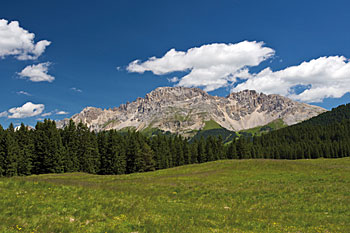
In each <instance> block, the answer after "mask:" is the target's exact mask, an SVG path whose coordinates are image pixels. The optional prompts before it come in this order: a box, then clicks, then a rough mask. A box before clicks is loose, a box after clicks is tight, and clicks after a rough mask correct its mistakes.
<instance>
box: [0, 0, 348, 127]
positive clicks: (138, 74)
mask: <svg viewBox="0 0 350 233" xmlns="http://www.w3.org/2000/svg"><path fill="white" fill-rule="evenodd" d="M348 9H350V2H349V1H345V0H342V1H341V0H333V1H325V0H318V1H316V0H309V1H300V0H293V1H289V0H284V1H280V0H266V1H259V0H245V1H243V0H231V1H220V0H217V1H205V0H201V1H188V0H187V1H181V0H180V1H166V0H163V1H158V0H157V1H151V0H150V1H140V0H134V1H126V0H125V1H124V0H119V1H106V0H99V1H80V0H77V1H66V0H61V1H41V0H40V1H39V0H33V1H18V0H12V1H5V2H3V3H2V4H1V7H0V80H1V85H0V99H1V101H0V124H1V125H2V126H3V127H5V128H6V127H7V126H8V125H9V124H10V123H11V122H13V123H14V125H15V126H16V125H19V124H20V123H21V122H23V123H25V124H28V125H31V126H35V124H36V122H37V121H40V120H43V119H44V118H50V119H53V120H60V119H63V118H67V117H71V116H72V115H74V114H76V113H78V112H80V111H81V110H82V109H83V108H85V107H87V106H94V107H100V108H102V109H104V108H106V109H108V108H113V107H118V106H119V105H120V104H123V103H126V102H127V101H129V102H131V101H134V100H135V99H136V98H137V97H144V96H145V95H146V94H147V93H148V92H150V91H152V90H154V89H155V88H157V87H161V86H185V87H199V88H202V89H203V90H205V91H208V93H209V94H212V95H218V96H227V95H228V94H229V93H230V92H232V91H235V92H236V91H240V90H244V89H255V90H257V91H259V92H263V93H266V94H280V95H283V96H287V97H289V98H291V99H294V100H297V101H302V102H305V103H310V104H314V105H318V106H321V107H324V108H326V109H331V108H333V107H336V106H338V105H340V104H344V103H348V102H350V94H349V92H350V62H349V58H350V45H349V42H350V30H349V28H350V18H349V14H348Z"/></svg>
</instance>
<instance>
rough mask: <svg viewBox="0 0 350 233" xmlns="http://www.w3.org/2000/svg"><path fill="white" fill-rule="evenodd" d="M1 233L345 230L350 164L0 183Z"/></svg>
mask: <svg viewBox="0 0 350 233" xmlns="http://www.w3.org/2000/svg"><path fill="white" fill-rule="evenodd" d="M0 195H1V196H0V232H139V233H140V232H350V158H342V159H315V160H293V161H292V160H289V161H286V160H223V161H216V162H209V163H204V164H195V165H187V166H182V167H176V168H171V169H166V170H159V171H155V172H148V173H136V174H130V175H118V176H117V175H113V176H107V175H104V176H101V175H90V174H85V173H67V174H49V175H33V176H27V177H12V178H0Z"/></svg>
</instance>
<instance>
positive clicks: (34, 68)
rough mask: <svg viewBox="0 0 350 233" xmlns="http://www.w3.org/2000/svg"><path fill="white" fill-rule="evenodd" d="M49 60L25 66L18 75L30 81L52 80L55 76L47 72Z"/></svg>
mask: <svg viewBox="0 0 350 233" xmlns="http://www.w3.org/2000/svg"><path fill="white" fill-rule="evenodd" d="M50 65H51V63H50V62H45V63H39V64H37V65H31V66H27V67H25V68H24V69H23V70H22V71H21V72H20V73H18V75H19V76H20V77H21V78H29V80H30V81H32V82H52V81H53V80H55V78H54V77H53V76H51V75H49V74H48V71H49V66H50Z"/></svg>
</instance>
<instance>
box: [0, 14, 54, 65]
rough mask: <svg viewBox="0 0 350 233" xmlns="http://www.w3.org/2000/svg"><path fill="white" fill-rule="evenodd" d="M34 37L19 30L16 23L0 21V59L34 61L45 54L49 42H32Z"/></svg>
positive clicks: (23, 30)
mask: <svg viewBox="0 0 350 233" xmlns="http://www.w3.org/2000/svg"><path fill="white" fill-rule="evenodd" d="M34 38H35V35H34V33H30V32H28V31H27V30H25V29H23V28H21V27H20V26H19V23H18V22H17V21H12V22H8V21H7V20H5V19H0V57H1V58H4V57H6V56H15V57H16V58H17V59H18V60H35V59H37V58H38V57H39V56H40V55H41V54H43V53H44V52H45V49H46V47H47V46H49V45H50V44H51V42H50V41H47V40H41V41H39V42H37V43H35V42H34Z"/></svg>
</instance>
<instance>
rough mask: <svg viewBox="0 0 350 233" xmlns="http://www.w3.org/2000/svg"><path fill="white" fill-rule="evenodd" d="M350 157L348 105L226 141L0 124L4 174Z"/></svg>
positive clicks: (48, 122) (73, 126)
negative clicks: (254, 159) (222, 160)
mask: <svg viewBox="0 0 350 233" xmlns="http://www.w3.org/2000/svg"><path fill="white" fill-rule="evenodd" d="M349 155H350V104H347V105H341V106H339V107H337V108H335V109H332V111H329V112H325V113H323V114H321V115H319V116H317V117H314V118H311V119H309V120H307V121H304V122H301V123H299V124H296V125H293V126H289V127H286V128H282V129H279V130H276V131H272V132H269V133H266V134H263V135H261V136H241V137H239V138H238V137H237V138H233V139H232V141H230V142H229V143H226V144H224V142H223V140H222V138H221V137H220V136H218V137H216V136H209V137H206V138H205V139H204V138H203V137H201V138H198V139H194V140H189V139H188V138H183V137H182V136H179V135H162V134H159V135H155V136H152V137H147V136H145V135H143V134H142V133H139V132H135V131H128V132H123V133H121V132H120V131H116V130H110V131H102V132H99V133H95V132H92V131H90V130H89V129H88V128H87V126H86V125H84V124H82V123H79V124H75V123H74V122H73V121H72V120H71V121H70V122H69V124H68V125H67V126H66V127H65V128H63V129H58V128H57V127H56V123H55V121H51V120H48V119H46V120H44V121H43V122H38V123H37V125H36V126H35V129H28V127H26V126H25V125H23V124H22V125H21V127H20V128H19V129H18V130H15V128H14V126H13V124H10V126H9V127H8V128H7V129H6V130H5V129H4V128H3V127H1V126H0V176H7V177H10V176H22V175H31V174H45V173H64V172H86V173H92V174H129V173H135V172H146V171H153V170H158V169H165V168H171V167H175V166H181V165H185V164H193V163H204V162H209V161H215V160H221V159H250V158H265V159H315V158H320V157H324V158H340V157H348V156H349Z"/></svg>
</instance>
